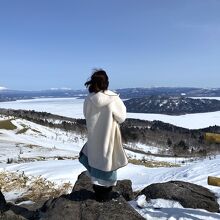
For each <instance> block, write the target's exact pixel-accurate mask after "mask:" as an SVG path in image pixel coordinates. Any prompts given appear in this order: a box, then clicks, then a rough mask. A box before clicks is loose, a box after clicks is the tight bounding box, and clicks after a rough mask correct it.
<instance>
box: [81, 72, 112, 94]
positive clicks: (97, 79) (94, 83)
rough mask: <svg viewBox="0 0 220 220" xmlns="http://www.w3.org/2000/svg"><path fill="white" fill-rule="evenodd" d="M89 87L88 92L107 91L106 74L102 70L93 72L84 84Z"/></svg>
mask: <svg viewBox="0 0 220 220" xmlns="http://www.w3.org/2000/svg"><path fill="white" fill-rule="evenodd" d="M84 85H85V86H86V87H89V92H90V93H92V92H95V93H97V92H100V91H103V92H104V91H105V90H107V89H108V85H109V81H108V76H107V74H106V72H105V71H104V70H102V69H99V70H94V71H93V73H92V75H91V77H90V79H89V80H88V81H87V82H86V83H85V84H84Z"/></svg>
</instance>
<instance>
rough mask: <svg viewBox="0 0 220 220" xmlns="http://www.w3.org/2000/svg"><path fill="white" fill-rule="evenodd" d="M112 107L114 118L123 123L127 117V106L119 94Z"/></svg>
mask: <svg viewBox="0 0 220 220" xmlns="http://www.w3.org/2000/svg"><path fill="white" fill-rule="evenodd" d="M111 105H112V106H111V107H112V114H113V118H114V119H115V120H116V121H117V122H118V123H119V124H121V123H122V122H124V121H125V119H126V107H125V105H124V103H123V101H122V100H121V99H120V98H119V96H117V97H116V99H115V101H114V102H113V103H111Z"/></svg>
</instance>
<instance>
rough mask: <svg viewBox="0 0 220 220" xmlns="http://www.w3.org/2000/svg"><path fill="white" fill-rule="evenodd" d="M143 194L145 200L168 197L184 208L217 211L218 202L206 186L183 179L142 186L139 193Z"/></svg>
mask: <svg viewBox="0 0 220 220" xmlns="http://www.w3.org/2000/svg"><path fill="white" fill-rule="evenodd" d="M141 194H144V195H145V196H146V200H149V199H157V198H162V199H168V200H175V201H178V202H179V203H180V204H181V205H182V206H183V207H185V208H194V209H205V210H207V211H210V212H219V204H218V202H217V199H216V197H215V194H214V193H212V192H210V191H209V190H208V189H207V188H205V187H203V186H199V185H196V184H192V183H189V182H183V181H169V182H165V183H155V184H151V185H149V186H147V187H146V188H144V189H143V190H142V191H141V192H140V193H139V195H141Z"/></svg>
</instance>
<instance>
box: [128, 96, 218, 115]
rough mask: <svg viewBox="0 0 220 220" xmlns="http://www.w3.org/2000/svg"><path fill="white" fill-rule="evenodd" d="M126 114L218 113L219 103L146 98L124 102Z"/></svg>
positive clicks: (202, 100)
mask: <svg viewBox="0 0 220 220" xmlns="http://www.w3.org/2000/svg"><path fill="white" fill-rule="evenodd" d="M124 103H125V105H126V107H127V111H128V112H134V113H157V114H168V115H181V114H190V113H203V112H214V111H220V101H219V100H215V99H192V98H187V97H182V96H178V97H177V96H147V97H143V98H133V99H129V100H126V101H125V102H124Z"/></svg>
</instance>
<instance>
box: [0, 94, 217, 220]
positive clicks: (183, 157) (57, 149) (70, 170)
mask: <svg viewBox="0 0 220 220" xmlns="http://www.w3.org/2000/svg"><path fill="white" fill-rule="evenodd" d="M46 103H47V104H46ZM82 103H83V100H82V99H76V98H70V99H60V98H59V99H53V98H51V99H36V100H35V99H33V100H24V101H16V102H5V103H2V105H1V104H0V107H1V108H0V149H1V151H0V186H1V191H2V192H3V194H4V196H5V198H6V200H7V201H9V202H12V203H14V204H17V205H20V206H24V207H29V206H34V207H37V206H39V205H40V204H41V205H42V203H43V202H44V201H46V200H47V199H49V198H55V197H58V196H60V195H61V194H65V193H69V192H70V191H71V190H72V187H73V185H74V183H75V182H76V181H77V178H78V175H79V174H80V173H81V172H83V171H84V170H85V168H84V167H83V166H82V165H81V164H80V163H79V162H78V155H79V152H80V150H81V148H82V147H83V145H84V144H85V143H86V140H87V133H86V127H85V120H84V119H83V115H82ZM6 105H8V106H6ZM6 107H7V108H6ZM21 109H23V110H21ZM24 109H26V110H24ZM73 116H74V117H73ZM195 118H198V120H195ZM201 118H202V119H201ZM172 121H174V122H176V123H171V122H172ZM181 123H182V125H183V124H184V126H180V124H181ZM121 133H122V138H123V146H124V149H125V152H126V154H127V156H128V158H129V164H128V165H127V166H126V167H123V168H121V169H119V171H118V179H119V180H123V179H130V180H131V181H132V189H133V191H135V192H139V191H140V190H142V189H143V188H144V187H146V186H148V185H150V184H152V183H157V182H165V181H170V180H182V181H188V182H191V183H195V184H199V185H202V186H205V187H207V188H208V189H210V190H211V191H213V192H214V193H215V195H216V196H217V197H218V198H219V199H218V201H219V204H220V190H219V187H214V186H210V185H208V184H207V177H208V176H210V175H212V176H220V171H219V167H220V158H219V152H220V144H219V143H215V142H213V141H211V142H210V141H208V140H206V139H205V135H206V133H217V134H220V115H219V112H209V113H197V114H185V115H164V114H143V113H140V114H139V113H128V117H127V119H126V121H125V122H124V123H122V124H121ZM138 203H140V200H138V199H134V200H132V201H131V202H130V204H131V206H132V207H133V208H134V209H135V210H136V211H138V212H139V213H140V214H141V215H142V216H143V217H144V218H147V219H148V218H149V219H163V218H164V217H165V214H163V213H161V215H156V212H157V211H155V210H156V209H151V208H149V207H142V208H140V207H139V206H138V205H137V204H138ZM155 204H156V203H155ZM148 205H149V204H148ZM157 205H158V203H157ZM160 205H161V209H162V210H163V208H169V210H170V211H169V213H170V215H171V216H174V219H179V218H181V216H184V213H185V212H187V213H188V215H189V216H191V217H192V219H193V216H194V214H193V212H192V210H190V209H186V208H183V209H180V210H179V212H178V214H177V212H176V211H175V207H174V206H172V204H171V203H169V205H168V207H165V206H164V207H163V205H165V203H163V204H160ZM151 206H152V207H153V203H151ZM155 215H156V216H157V218H153V217H152V216H155ZM196 216H197V217H198V219H207V218H206V217H207V211H203V210H201V211H197V212H196ZM208 216H210V219H218V218H220V216H219V215H218V214H214V213H208Z"/></svg>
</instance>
